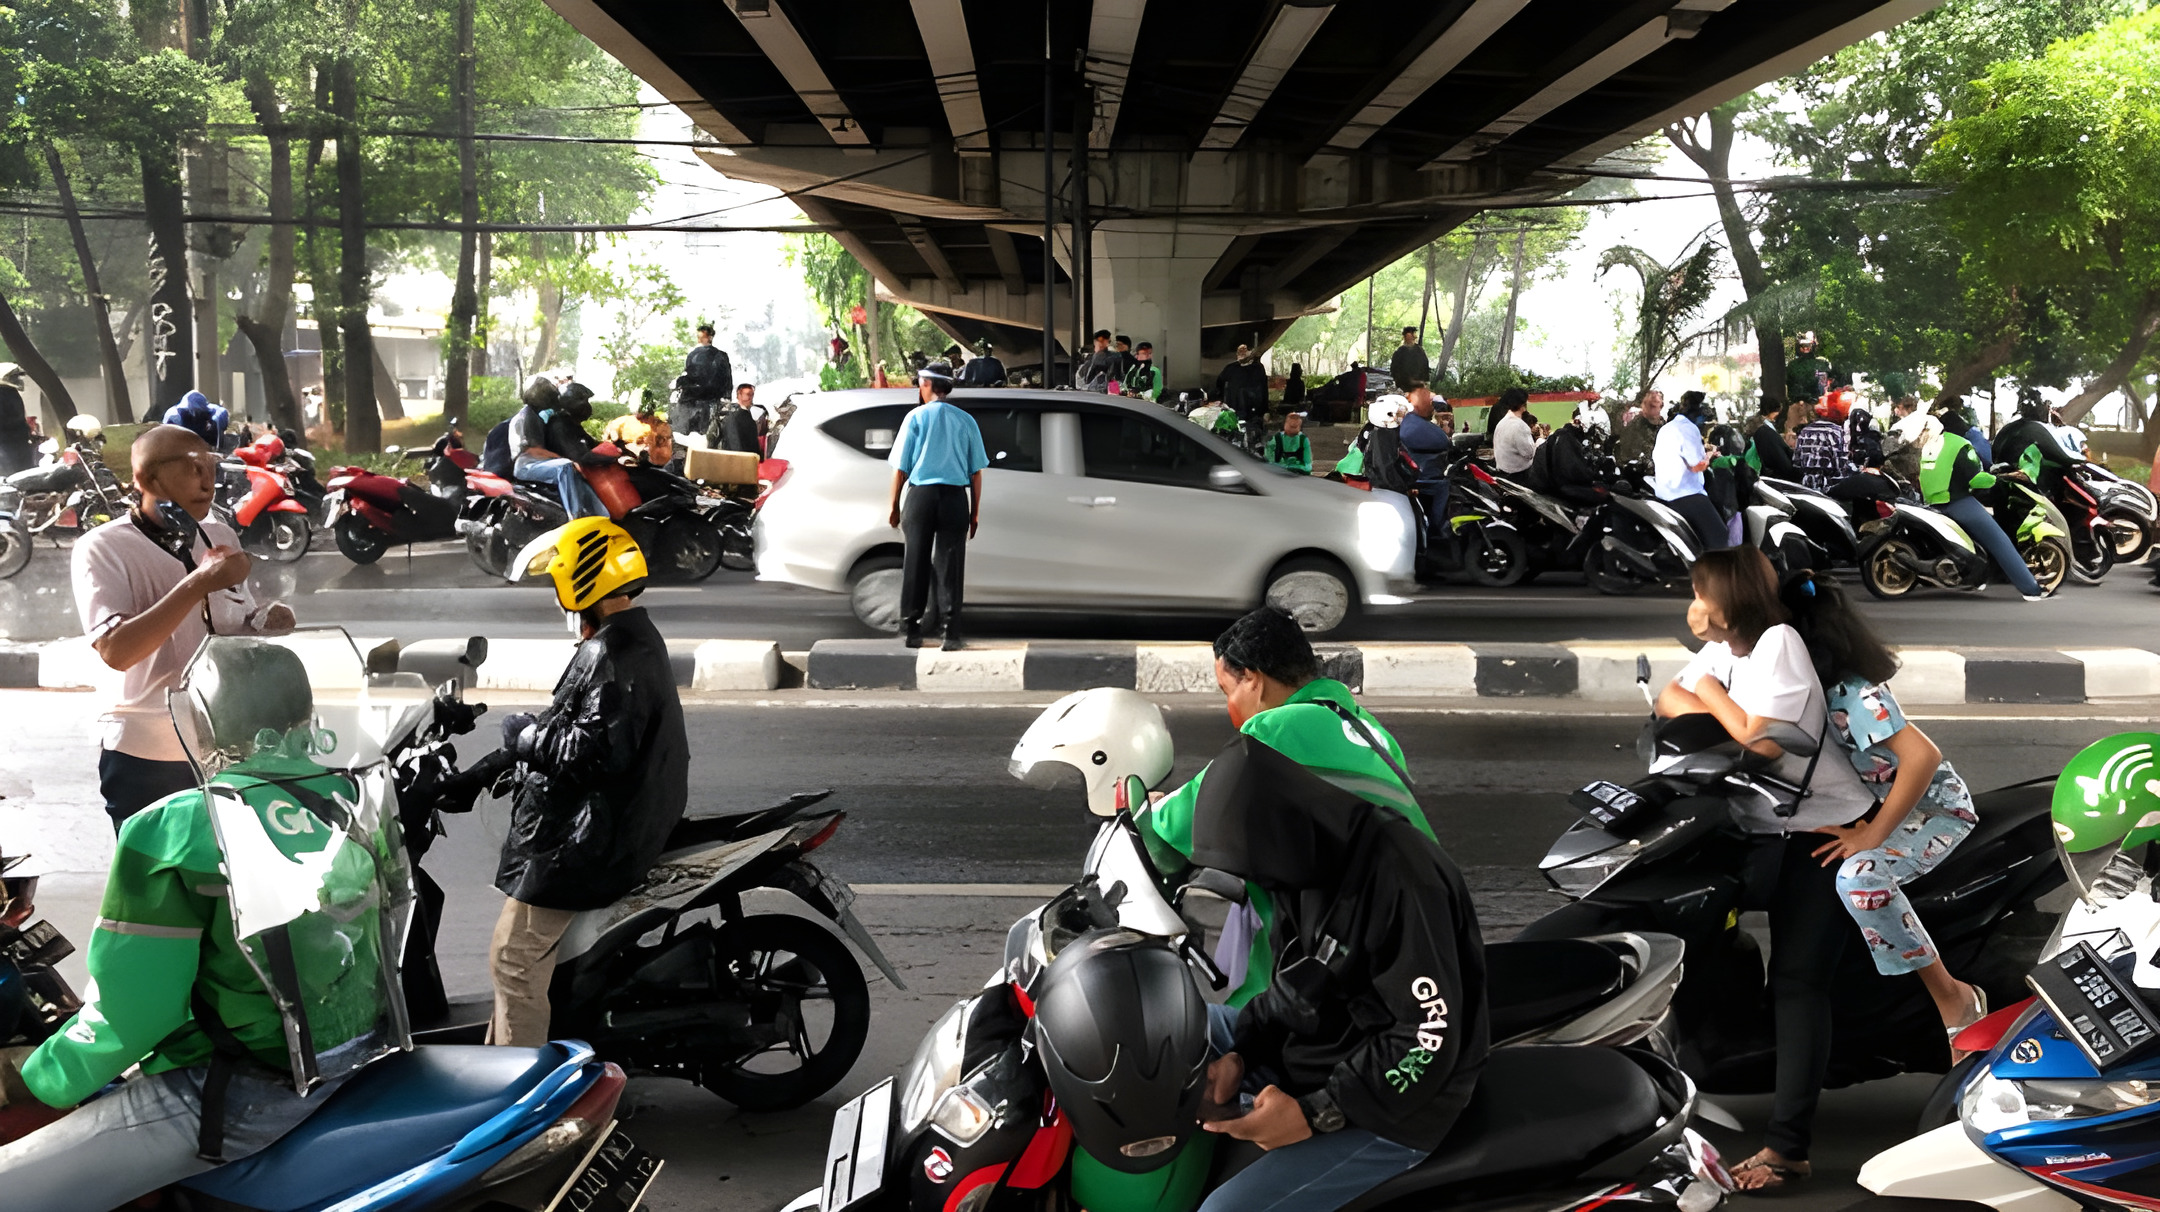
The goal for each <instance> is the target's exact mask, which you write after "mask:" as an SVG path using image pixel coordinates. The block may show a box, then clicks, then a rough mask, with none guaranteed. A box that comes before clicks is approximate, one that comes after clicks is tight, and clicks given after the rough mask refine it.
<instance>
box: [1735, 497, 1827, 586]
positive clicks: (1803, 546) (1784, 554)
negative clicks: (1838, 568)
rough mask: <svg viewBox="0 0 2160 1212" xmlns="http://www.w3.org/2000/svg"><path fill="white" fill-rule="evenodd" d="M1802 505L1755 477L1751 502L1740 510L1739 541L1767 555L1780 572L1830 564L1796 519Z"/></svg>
mask: <svg viewBox="0 0 2160 1212" xmlns="http://www.w3.org/2000/svg"><path fill="white" fill-rule="evenodd" d="M1802 508H1803V506H1801V505H1800V504H1799V503H1798V502H1797V501H1795V500H1793V499H1792V498H1790V497H1786V496H1784V495H1783V494H1781V493H1779V492H1778V491H1777V489H1775V488H1772V487H1770V486H1768V485H1766V484H1764V483H1762V482H1761V481H1759V480H1758V481H1757V482H1756V484H1755V501H1754V503H1753V504H1751V505H1748V506H1746V507H1745V508H1743V509H1742V510H1741V511H1740V522H1741V536H1742V541H1744V542H1745V543H1746V544H1747V545H1748V546H1750V547H1753V548H1756V549H1757V550H1759V551H1761V552H1762V553H1763V555H1765V556H1767V557H1768V558H1769V560H1770V566H1771V567H1772V568H1774V569H1776V570H1777V572H1778V575H1779V576H1783V575H1784V574H1786V573H1788V572H1799V571H1802V570H1805V569H1811V568H1828V567H1829V566H1830V559H1829V554H1830V553H1829V552H1827V551H1825V550H1824V549H1823V548H1822V547H1820V546H1819V545H1817V544H1816V543H1815V541H1814V540H1812V539H1810V538H1809V537H1808V533H1807V531H1806V530H1805V529H1803V528H1802V527H1801V526H1800V523H1799V522H1798V521H1797V520H1796V515H1797V514H1798V513H1799V511H1800V510H1801V509H1802Z"/></svg>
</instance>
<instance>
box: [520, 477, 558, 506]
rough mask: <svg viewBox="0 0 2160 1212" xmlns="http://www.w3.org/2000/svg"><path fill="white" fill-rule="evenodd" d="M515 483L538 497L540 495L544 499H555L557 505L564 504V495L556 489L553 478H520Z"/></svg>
mask: <svg viewBox="0 0 2160 1212" xmlns="http://www.w3.org/2000/svg"><path fill="white" fill-rule="evenodd" d="M515 483H516V484H517V486H518V487H520V488H522V489H524V490H526V491H527V492H530V493H531V494H532V495H534V496H536V497H539V498H541V499H543V500H548V501H553V502H555V503H556V504H557V505H560V504H562V496H561V494H559V493H557V492H556V491H555V481H553V480H527V479H523V478H520V479H518V480H516V481H515Z"/></svg>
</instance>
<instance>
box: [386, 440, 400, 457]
mask: <svg viewBox="0 0 2160 1212" xmlns="http://www.w3.org/2000/svg"><path fill="white" fill-rule="evenodd" d="M382 452H383V453H384V454H386V455H392V456H396V455H401V454H404V453H405V448H404V447H402V446H399V445H397V444H396V443H392V444H391V445H388V446H385V447H383V448H382Z"/></svg>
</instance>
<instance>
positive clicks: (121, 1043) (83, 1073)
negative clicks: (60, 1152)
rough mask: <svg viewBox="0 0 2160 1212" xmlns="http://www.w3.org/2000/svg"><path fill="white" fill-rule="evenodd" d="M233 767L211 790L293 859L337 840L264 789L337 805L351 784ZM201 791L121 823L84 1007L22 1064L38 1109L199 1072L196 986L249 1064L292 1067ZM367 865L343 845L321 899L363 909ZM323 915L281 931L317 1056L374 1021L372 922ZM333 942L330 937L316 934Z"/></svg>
mask: <svg viewBox="0 0 2160 1212" xmlns="http://www.w3.org/2000/svg"><path fill="white" fill-rule="evenodd" d="M243 765H244V767H245V769H244V770H243V769H242V767H238V766H236V767H234V768H233V769H230V770H227V771H225V772H224V773H222V774H220V775H218V776H217V777H216V779H215V780H214V781H216V782H219V783H223V784H225V785H228V786H231V787H234V788H236V789H238V790H239V792H240V794H241V798H242V799H243V800H245V801H246V802H247V804H248V805H249V806H250V807H252V808H253V809H255V811H256V813H257V814H258V815H260V816H261V817H262V819H263V821H264V824H265V826H266V828H265V829H264V834H265V835H266V836H267V837H269V838H271V839H272V840H273V841H274V842H275V843H276V845H277V847H278V848H279V850H280V851H281V852H283V853H284V854H286V855H287V856H289V857H291V856H298V855H303V854H314V853H319V852H321V851H322V850H324V849H325V848H327V847H328V846H329V844H330V842H331V839H332V838H333V837H334V836H336V835H335V833H334V832H333V831H332V830H331V829H330V828H329V826H327V825H325V824H324V823H323V822H321V821H319V820H316V819H315V818H314V817H313V816H312V815H310V814H308V813H307V812H306V811H305V810H304V809H301V808H300V807H299V806H298V805H296V804H295V803H294V802H293V800H294V797H293V796H292V794H291V793H290V792H288V791H285V790H284V789H283V788H281V787H279V786H278V785H277V784H276V783H272V782H266V781H265V780H266V779H275V780H280V781H282V782H288V783H297V784H298V785H299V786H301V787H304V788H306V789H307V790H308V791H311V792H314V793H315V794H316V795H319V796H323V797H325V798H327V797H330V796H339V797H344V798H347V799H348V800H349V799H351V798H352V797H353V796H354V795H355V788H354V787H353V784H352V782H351V781H350V780H348V779H346V778H344V777H343V776H340V775H335V774H331V773H329V772H328V771H326V770H324V769H323V768H322V767H320V766H317V765H315V764H314V763H313V762H309V761H306V760H304V759H298V760H296V759H293V758H289V757H279V758H267V759H262V760H255V761H250V762H248V763H244V764H243ZM203 794H204V793H203V792H202V791H201V790H199V789H196V790H188V791H181V792H177V793H175V794H173V795H169V796H167V797H165V798H164V799H162V800H160V801H158V802H157V803H155V804H153V805H151V806H150V807H148V808H146V809H144V810H143V811H141V812H138V813H136V814H135V815H134V816H132V817H130V818H128V821H127V823H126V824H124V825H122V826H121V828H120V839H119V844H118V847H117V849H116V851H115V853H114V855H113V864H112V870H111V873H110V875H109V876H108V877H107V880H106V885H105V899H104V901H103V903H102V904H101V906H100V907H99V909H98V920H97V926H96V928H95V929H94V930H92V932H91V934H90V945H89V954H88V957H87V959H88V966H89V970H90V981H89V984H88V986H87V987H86V988H85V989H84V990H83V1008H82V1009H81V1010H80V1011H79V1012H77V1013H76V1015H75V1017H74V1018H72V1019H70V1020H68V1022H67V1024H66V1025H65V1026H63V1027H62V1028H61V1029H60V1032H59V1033H58V1034H56V1035H54V1036H53V1037H52V1038H51V1039H49V1040H46V1041H45V1043H44V1044H43V1045H41V1046H40V1047H39V1048H38V1049H37V1051H36V1052H34V1053H32V1054H31V1055H30V1057H29V1059H28V1060H26V1061H25V1062H24V1063H23V1067H22V1076H23V1082H24V1084H25V1085H26V1086H28V1087H29V1089H30V1092H31V1093H32V1094H34V1095H36V1096H37V1098H38V1100H39V1101H40V1102H43V1103H45V1104H46V1105H47V1106H52V1107H71V1106H74V1105H75V1104H77V1103H79V1102H81V1101H82V1100H83V1099H85V1098H87V1097H89V1096H90V1095H92V1094H95V1093H96V1092H97V1091H98V1090H99V1089H101V1088H102V1087H103V1086H104V1085H105V1084H106V1083H108V1082H110V1081H112V1080H113V1079H114V1078H116V1077H119V1076H120V1075H121V1074H122V1073H125V1072H126V1071H127V1070H128V1069H129V1068H131V1067H133V1066H134V1065H136V1064H140V1065H141V1066H142V1070H143V1072H144V1073H146V1074H148V1073H163V1072H166V1071H168V1070H172V1069H184V1068H188V1067H190V1066H194V1065H200V1064H206V1063H208V1061H209V1060H210V1056H211V1052H212V1048H211V1043H210V1039H209V1037H208V1036H207V1035H205V1034H204V1032H203V1030H202V1028H201V1027H199V1026H197V1025H196V1023H195V1021H194V1016H193V1013H192V1011H191V1009H190V1005H191V997H192V994H193V992H194V991H195V990H196V989H197V988H200V989H201V990H202V993H203V996H204V999H205V1000H206V1001H207V1002H208V1003H209V1005H210V1006H211V1008H212V1009H214V1010H215V1011H216V1012H217V1016H218V1018H219V1019H221V1020H223V1022H224V1023H225V1025H226V1027H227V1028H228V1029H230V1030H231V1031H232V1033H233V1034H234V1036H236V1037H237V1038H238V1039H239V1041H240V1042H241V1043H242V1044H245V1045H246V1046H247V1047H248V1049H249V1050H250V1051H252V1052H253V1053H254V1054H255V1057H256V1059H257V1060H258V1061H260V1062H261V1063H262V1064H264V1065H265V1066H267V1067H269V1068H271V1069H273V1070H276V1071H278V1072H285V1071H288V1070H289V1069H290V1068H291V1062H290V1059H289V1056H288V1053H287V1051H286V1041H285V1029H284V1024H283V1020H282V1019H281V1018H280V1016H279V1014H278V1009H277V1006H276V1004H275V1003H274V1002H273V1001H272V1000H271V998H270V994H269V992H268V990H266V989H264V987H263V984H262V981H261V980H260V979H259V978H258V977H257V976H256V975H255V970H254V968H253V967H251V966H250V965H249V963H248V959H247V956H246V955H245V954H244V953H243V952H242V950H241V945H240V943H239V942H238V941H237V940H236V939H235V938H234V932H233V919H232V914H231V913H230V912H228V911H227V907H226V904H225V897H226V892H227V881H226V875H225V871H224V868H223V864H222V862H221V855H220V851H219V848H218V842H217V837H216V834H215V832H214V830H213V828H212V826H211V823H210V816H209V813H208V812H206V811H205V810H204V804H203ZM374 867H375V864H374V861H373V859H372V858H371V857H370V856H369V855H368V854H367V853H366V852H365V849H364V848H363V847H359V846H352V845H348V846H345V847H344V848H343V849H342V850H341V851H340V852H339V854H338V855H337V856H336V857H335V858H334V859H332V860H331V864H330V867H329V869H328V872H327V874H326V875H325V876H324V877H323V887H324V895H325V899H327V900H332V901H339V900H345V899H356V900H363V899H364V898H365V897H366V896H367V894H368V890H369V889H370V888H371V887H372V886H373V884H374V881H375V878H376V873H375V869H374ZM347 894H350V896H349V897H348V895H347ZM330 916H331V915H329V914H326V913H310V914H306V915H303V916H302V917H301V918H300V919H299V920H297V921H295V922H294V923H293V924H292V925H291V927H290V929H291V932H292V943H293V953H294V958H295V961H296V963H297V965H298V967H299V969H300V973H299V975H300V983H301V988H302V990H303V998H304V1001H305V1007H304V1009H305V1013H306V1015H307V1018H308V1023H309V1026H310V1028H311V1029H312V1031H313V1034H314V1043H315V1046H316V1048H317V1050H318V1051H322V1050H327V1049H329V1048H333V1047H336V1046H337V1045H339V1044H342V1043H345V1042H347V1041H349V1040H352V1039H354V1038H357V1037H358V1036H360V1035H362V1034H364V1033H365V1032H367V1031H368V1030H369V1029H371V1028H372V1027H374V1026H375V1024H376V1022H377V1020H378V1017H379V1015H380V1013H381V1000H380V998H381V994H380V985H379V981H380V976H381V972H380V961H379V958H378V957H379V955H380V951H379V948H378V947H377V946H376V945H375V943H376V936H377V930H378V927H377V915H376V914H374V913H367V912H362V913H360V914H358V915H357V916H355V917H353V918H352V920H351V921H349V922H347V923H345V924H343V925H339V924H338V923H335V922H333V921H331V920H329V919H330ZM333 933H334V934H336V935H337V936H338V937H335V938H331V937H328V936H329V935H330V934H333ZM356 944H357V945H356Z"/></svg>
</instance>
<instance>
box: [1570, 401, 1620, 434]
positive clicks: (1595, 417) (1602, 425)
mask: <svg viewBox="0 0 2160 1212" xmlns="http://www.w3.org/2000/svg"><path fill="white" fill-rule="evenodd" d="M1575 423H1576V424H1578V425H1580V426H1582V427H1583V428H1584V429H1596V430H1605V429H1610V428H1612V416H1611V415H1610V414H1608V413H1607V412H1606V411H1605V407H1604V405H1602V404H1599V403H1598V402H1597V401H1596V400H1584V401H1583V402H1581V403H1580V404H1577V405H1576V406H1575Z"/></svg>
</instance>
